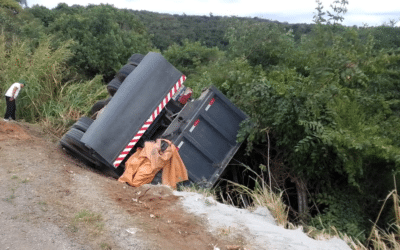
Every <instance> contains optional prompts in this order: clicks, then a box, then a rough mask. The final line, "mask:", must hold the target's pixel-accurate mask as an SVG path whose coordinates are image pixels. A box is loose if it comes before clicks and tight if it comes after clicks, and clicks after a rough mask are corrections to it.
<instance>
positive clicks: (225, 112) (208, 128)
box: [162, 86, 248, 187]
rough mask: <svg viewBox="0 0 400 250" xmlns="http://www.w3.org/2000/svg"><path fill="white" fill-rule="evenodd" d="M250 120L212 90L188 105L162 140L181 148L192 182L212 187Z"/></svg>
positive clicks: (236, 147) (236, 148)
mask: <svg viewBox="0 0 400 250" xmlns="http://www.w3.org/2000/svg"><path fill="white" fill-rule="evenodd" d="M247 118H248V117H247V115H246V114H244V113H243V112H242V111H241V110H240V109H238V108H237V107H235V106H234V105H233V104H232V103H231V102H230V101H229V100H228V99H227V98H226V97H225V96H224V95H223V94H222V93H221V92H220V91H218V90H217V89H216V88H215V87H213V86H212V87H210V88H209V89H208V90H207V91H205V92H203V94H202V95H201V97H200V98H199V99H198V100H196V101H194V102H191V103H188V104H186V106H185V107H184V108H183V109H182V111H181V112H180V113H179V115H178V116H177V117H176V118H175V119H174V121H173V122H172V123H171V125H170V126H169V127H168V128H167V130H166V131H165V132H164V134H163V136H162V137H164V138H167V139H169V140H171V141H172V143H174V145H176V146H177V147H179V154H180V156H181V158H182V160H183V162H184V163H185V166H186V168H187V170H188V175H189V179H190V180H191V181H193V182H195V183H198V184H201V185H204V186H207V187H210V186H213V185H214V184H215V182H216V181H217V180H218V178H219V176H220V175H221V173H222V172H223V171H224V169H225V168H226V166H227V164H228V163H229V161H230V160H231V159H232V157H233V155H234V154H235V153H236V151H237V150H238V148H239V146H240V143H237V142H236V137H237V133H238V131H239V126H240V123H241V122H242V121H243V120H245V119H247Z"/></svg>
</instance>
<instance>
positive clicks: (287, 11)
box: [27, 0, 400, 27]
mask: <svg viewBox="0 0 400 250" xmlns="http://www.w3.org/2000/svg"><path fill="white" fill-rule="evenodd" d="M108 1H109V0H79V1H78V0H65V1H62V2H60V3H66V4H67V5H68V6H73V5H80V6H87V5H89V4H93V5H100V4H109V5H113V6H114V7H115V8H118V9H129V10H133V11H149V12H154V13H159V14H170V15H189V16H210V14H212V15H213V16H221V17H244V18H255V17H257V18H260V19H264V20H270V21H277V22H280V23H285V22H286V23H289V24H312V23H313V16H314V15H315V13H316V9H315V8H316V7H317V3H316V2H315V1H314V0H306V1H303V2H299V1H295V0H286V1H280V2H279V3H277V2H274V3H271V4H268V3H265V1H261V0H191V1H190V4H187V3H188V2H185V1H184V0H113V2H108ZM27 2H28V6H29V7H32V6H33V5H41V6H45V7H46V8H48V9H53V8H55V7H56V6H57V5H58V4H59V3H56V2H55V1H50V0H33V1H29V0H27ZM321 2H322V4H323V6H324V9H323V11H324V12H326V11H327V10H328V11H331V12H332V10H331V8H330V7H329V6H330V4H331V3H332V2H333V0H321ZM346 7H347V9H348V11H347V13H346V14H345V15H343V17H344V21H343V22H342V25H344V26H354V25H356V26H358V27H363V26H364V25H367V26H381V25H382V24H383V23H389V21H390V20H395V21H397V24H396V27H399V26H400V22H399V20H400V1H399V2H393V1H391V0H381V1H379V4H365V2H364V1H362V0H349V4H348V5H346Z"/></svg>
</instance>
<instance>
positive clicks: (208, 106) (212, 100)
mask: <svg viewBox="0 0 400 250" xmlns="http://www.w3.org/2000/svg"><path fill="white" fill-rule="evenodd" d="M214 102H215V98H212V99H211V101H210V102H209V103H208V105H207V107H206V111H208V109H209V108H210V107H211V105H213V104H214Z"/></svg>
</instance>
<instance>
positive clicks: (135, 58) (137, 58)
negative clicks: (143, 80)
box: [128, 54, 144, 66]
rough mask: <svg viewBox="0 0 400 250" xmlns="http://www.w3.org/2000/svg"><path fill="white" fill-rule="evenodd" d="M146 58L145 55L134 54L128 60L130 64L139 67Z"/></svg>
mask: <svg viewBox="0 0 400 250" xmlns="http://www.w3.org/2000/svg"><path fill="white" fill-rule="evenodd" d="M143 58H144V55H142V54H133V55H132V56H131V57H130V58H129V59H128V63H129V64H132V65H135V66H138V65H139V63H140V62H141V61H142V59H143Z"/></svg>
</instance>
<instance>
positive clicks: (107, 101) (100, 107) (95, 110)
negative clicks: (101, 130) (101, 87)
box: [89, 97, 111, 116]
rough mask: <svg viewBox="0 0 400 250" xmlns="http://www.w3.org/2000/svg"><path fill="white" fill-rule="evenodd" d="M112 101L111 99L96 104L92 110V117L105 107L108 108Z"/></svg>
mask: <svg viewBox="0 0 400 250" xmlns="http://www.w3.org/2000/svg"><path fill="white" fill-rule="evenodd" d="M110 100H111V97H110V98H108V99H105V100H100V101H98V102H96V103H95V104H94V105H93V107H92V109H91V110H90V112H89V114H90V115H91V116H92V115H94V114H95V113H96V112H98V111H99V110H100V109H102V108H104V106H106V105H107V104H108V103H109V102H110Z"/></svg>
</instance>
